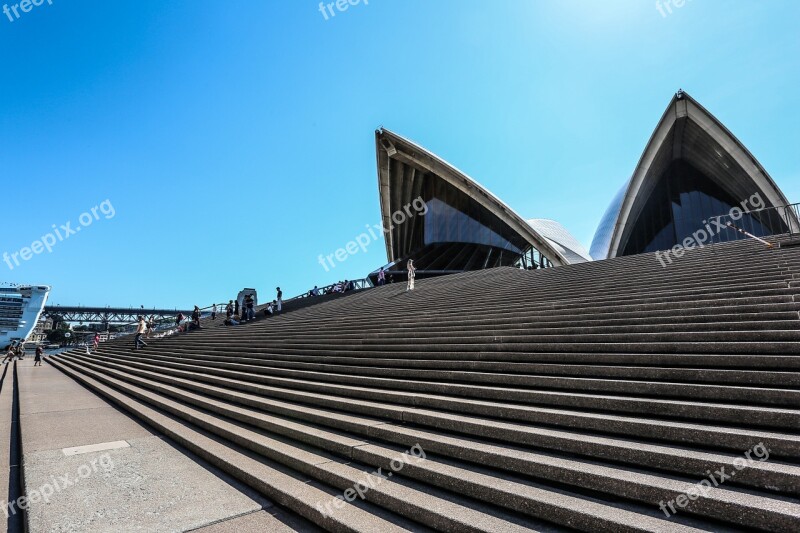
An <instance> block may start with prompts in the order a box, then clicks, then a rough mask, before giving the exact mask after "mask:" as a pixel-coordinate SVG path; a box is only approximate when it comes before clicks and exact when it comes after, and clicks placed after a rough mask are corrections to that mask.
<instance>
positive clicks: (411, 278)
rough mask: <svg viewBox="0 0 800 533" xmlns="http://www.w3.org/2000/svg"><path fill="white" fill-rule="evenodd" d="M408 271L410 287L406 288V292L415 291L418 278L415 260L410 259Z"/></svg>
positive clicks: (407, 266)
mask: <svg viewBox="0 0 800 533" xmlns="http://www.w3.org/2000/svg"><path fill="white" fill-rule="evenodd" d="M406 268H407V269H408V286H407V287H406V291H413V290H414V278H415V277H416V276H417V267H415V266H414V260H413V259H409V260H408V264H407V265H406Z"/></svg>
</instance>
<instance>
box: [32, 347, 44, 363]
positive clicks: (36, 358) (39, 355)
mask: <svg viewBox="0 0 800 533" xmlns="http://www.w3.org/2000/svg"><path fill="white" fill-rule="evenodd" d="M42 354H44V348H42V345H41V344H38V345H37V346H36V355H34V356H33V366H42Z"/></svg>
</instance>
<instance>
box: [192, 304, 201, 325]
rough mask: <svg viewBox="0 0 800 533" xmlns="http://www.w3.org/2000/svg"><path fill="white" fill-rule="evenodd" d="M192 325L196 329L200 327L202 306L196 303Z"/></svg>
mask: <svg viewBox="0 0 800 533" xmlns="http://www.w3.org/2000/svg"><path fill="white" fill-rule="evenodd" d="M192 325H193V326H194V329H200V308H199V307H197V306H196V305H195V306H194V311H192Z"/></svg>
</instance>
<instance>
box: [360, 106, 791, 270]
mask: <svg viewBox="0 0 800 533" xmlns="http://www.w3.org/2000/svg"><path fill="white" fill-rule="evenodd" d="M375 141H376V152H377V153H376V159H377V165H378V186H379V192H380V205H381V216H382V218H383V224H384V228H390V227H391V226H392V222H391V215H392V213H395V212H396V211H398V210H400V209H401V208H402V206H404V205H408V204H409V203H411V202H412V201H413V200H414V199H416V198H420V197H421V198H422V199H423V200H424V201H425V202H426V204H427V206H428V211H427V213H426V214H425V216H419V217H413V218H411V219H410V220H408V221H407V222H406V223H404V224H400V225H397V226H395V227H392V229H391V231H389V232H388V233H387V234H386V255H387V259H388V261H389V264H388V265H387V266H386V267H385V268H386V270H387V271H388V272H396V273H403V272H404V270H405V264H406V261H407V260H408V259H413V260H414V263H415V265H416V266H417V269H418V276H420V275H421V276H423V277H424V276H434V275H441V274H448V273H455V272H462V271H465V270H477V269H483V268H490V267H497V266H518V267H521V268H546V267H551V266H559V265H565V264H571V263H578V262H583V261H591V260H592V259H606V258H610V257H617V256H623V255H633V254H639V253H643V252H654V251H658V250H666V249H670V248H672V247H674V246H676V245H680V244H681V243H683V242H684V240H685V239H686V238H687V237H690V236H691V235H692V234H693V233H694V232H696V231H697V230H698V229H699V228H703V227H704V226H706V225H707V223H708V220H709V219H710V218H712V217H716V216H719V215H723V214H726V213H728V212H730V210H731V209H732V208H733V207H736V206H740V205H741V204H742V203H743V202H746V201H747V200H749V199H753V198H757V199H758V205H753V206H752V208H753V209H750V212H749V213H746V214H744V215H743V218H742V220H741V221H740V225H741V226H742V227H744V228H746V229H747V231H748V232H750V233H752V234H754V235H757V236H763V235H771V234H776V233H783V232H784V228H785V225H786V224H787V222H790V221H788V220H785V215H784V218H782V217H781V216H777V215H776V211H775V210H770V209H768V208H770V207H778V206H787V205H788V204H789V202H788V201H787V199H786V198H785V197H784V195H783V193H782V192H781V191H780V189H778V187H777V185H776V184H775V182H774V181H773V180H772V178H771V177H770V176H769V174H768V173H767V171H766V170H765V169H764V168H763V167H762V166H761V164H760V163H759V162H758V161H757V160H756V159H755V157H753V155H752V154H751V153H750V152H749V151H748V150H747V148H745V147H744V145H742V143H741V142H739V140H738V139H736V137H734V136H733V134H732V133H731V132H730V131H728V129H727V128H725V126H724V125H722V123H721V122H720V121H719V120H717V119H716V118H715V117H714V116H713V115H711V113H709V112H708V111H707V110H706V109H704V108H703V107H702V106H701V105H700V104H699V103H698V102H697V101H695V100H694V99H693V98H691V97H690V96H689V95H688V94H686V93H685V92H683V91H679V92H678V93H677V94H675V96H674V97H673V98H672V100H671V101H670V103H669V106H668V107H667V109H666V111H665V112H664V114H663V116H662V117H661V120H660V121H659V123H658V125H657V126H656V129H655V131H654V132H653V134H652V136H651V137H650V140H649V142H648V143H647V146H646V147H645V148H644V152H643V154H642V156H641V158H640V159H639V162H638V164H637V165H636V167H635V169H634V170H633V174H632V175H631V177H630V178H629V179H628V180H627V182H626V183H625V184H624V186H623V187H622V188H621V189H620V191H619V192H618V193H617V195H616V196H615V197H614V198H613V200H612V201H611V204H610V206H609V207H608V209H607V210H606V212H605V215H604V216H603V218H602V220H601V221H600V224H599V226H598V229H597V232H596V234H595V236H594V239H593V241H592V244H591V253H589V252H587V251H586V249H585V248H584V247H583V246H582V245H581V244H580V243H579V242H578V241H577V239H575V238H574V237H573V236H572V235H570V233H569V232H568V231H567V230H566V229H565V228H564V227H563V226H562V225H561V224H559V223H558V222H556V221H553V220H545V219H527V220H526V219H525V218H523V217H522V216H521V215H519V214H518V213H517V212H516V211H515V210H514V209H512V208H511V207H510V206H509V205H507V204H506V203H504V202H503V201H502V200H501V199H500V198H498V197H496V196H495V195H493V194H492V193H491V192H489V191H488V190H487V189H486V188H485V187H483V186H482V185H481V184H480V183H478V182H477V181H476V180H475V179H473V178H471V177H470V176H468V175H466V174H465V173H463V172H462V171H460V170H458V169H457V168H456V167H454V166H453V165H451V164H449V163H448V162H446V161H444V160H442V159H441V158H439V157H437V156H436V155H435V154H434V153H432V152H430V151H428V150H426V149H425V148H422V147H421V146H419V145H417V144H415V143H413V142H412V141H410V140H408V139H406V138H403V137H401V136H400V135H397V134H396V133H393V132H391V131H389V130H386V129H379V130H378V131H377V132H376V134H375ZM740 237H741V234H739V233H737V232H735V231H730V232H726V233H725V234H724V235H720V236H719V238H720V239H721V240H732V239H737V238H740ZM374 275H375V273H373V274H372V275H371V277H373V278H374Z"/></svg>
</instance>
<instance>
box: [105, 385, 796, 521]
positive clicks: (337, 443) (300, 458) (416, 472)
mask: <svg viewBox="0 0 800 533" xmlns="http://www.w3.org/2000/svg"><path fill="white" fill-rule="evenodd" d="M95 377H97V378H98V379H100V380H102V381H106V380H107V381H110V382H113V380H112V379H111V378H107V377H99V376H95ZM115 385H116V386H117V387H119V388H124V389H126V390H128V391H136V392H137V396H147V397H148V399H149V401H150V402H153V403H155V404H158V405H159V407H161V408H165V407H168V406H170V405H171V406H172V407H173V408H174V409H175V410H176V411H178V412H175V414H176V415H178V416H181V415H180V413H184V414H185V416H186V418H187V420H192V421H193V422H195V423H196V421H197V420H198V419H199V418H200V417H201V416H202V418H203V426H204V428H205V429H208V430H211V431H214V432H215V433H217V434H218V435H220V436H223V437H225V438H229V439H236V440H237V441H238V442H239V444H242V441H243V440H244V441H246V443H245V444H244V445H245V446H246V447H248V448H250V449H252V450H254V451H257V452H258V453H260V454H263V455H265V456H267V457H270V458H271V459H279V460H281V461H282V462H285V463H286V464H289V463H291V464H292V465H294V467H295V468H302V469H304V470H305V469H309V470H314V471H316V470H322V472H319V473H317V475H318V476H320V478H323V479H326V480H327V479H329V478H330V477H331V476H332V475H333V476H334V479H337V478H338V477H342V476H344V477H345V483H344V485H345V486H348V485H351V484H352V483H353V482H355V480H356V479H355V478H356V476H347V468H346V467H345V466H344V465H343V464H341V463H336V462H335V461H328V462H323V461H322V459H323V458H324V457H319V458H317V456H316V454H315V453H314V452H311V451H309V450H308V449H305V448H304V447H302V446H300V445H298V444H296V443H295V442H296V441H292V440H290V441H286V440H284V439H279V440H278V439H274V438H271V436H270V435H271V434H270V433H268V434H264V433H256V432H254V431H248V430H247V428H246V427H243V426H240V425H235V426H231V425H230V424H229V423H226V422H225V420H224V419H222V418H215V419H213V421H210V420H209V419H211V418H212V417H211V416H209V415H205V416H203V415H202V414H201V412H200V411H196V410H194V409H191V408H188V407H186V406H183V405H181V404H176V403H174V402H171V401H170V400H166V399H164V398H163V397H160V396H156V395H152V394H150V393H148V392H146V391H144V390H143V389H138V391H137V389H136V388H134V387H131V386H130V385H124V384H122V383H121V382H115ZM215 407H216V408H217V409H218V410H221V411H223V412H224V413H225V414H226V415H228V416H231V415H235V410H234V409H231V408H229V407H227V406H226V405H225V404H224V403H221V402H216V404H215ZM179 412H180V413H179ZM247 420H248V422H249V423H259V422H261V424H260V427H262V429H268V430H274V429H275V427H274V425H271V424H270V423H269V422H268V421H273V422H274V421H275V417H271V416H269V415H259V414H257V413H253V412H251V414H250V417H249V418H248V419H247ZM285 428H286V426H284V429H285ZM293 429H294V430H295V431H299V430H298V426H297V425H296V424H295V425H294V426H293ZM294 436H296V435H294ZM314 439H315V441H314V442H315V444H316V446H317V447H320V446H323V442H321V441H323V440H325V443H327V444H328V445H329V446H330V447H331V448H338V449H339V451H338V453H341V454H343V455H345V460H346V459H350V458H352V459H355V460H357V461H359V462H363V463H365V464H368V465H370V466H372V467H382V468H389V467H390V463H391V461H392V460H393V459H394V458H395V457H397V454H398V453H400V452H401V450H402V448H401V447H400V448H387V447H385V446H382V445H378V444H370V443H368V442H364V441H360V440H351V441H342V437H340V436H339V435H337V434H333V433H329V432H324V431H319V430H316V431H314ZM342 447H344V449H342ZM308 454H310V457H308V458H306V457H304V455H308ZM328 459H329V458H328ZM586 466H587V465H584V467H583V468H584V470H585V469H586ZM575 467H576V468H577V467H578V465H575ZM395 473H396V474H397V477H395V478H392V482H397V481H398V477H399V476H402V477H410V478H413V479H415V480H416V481H420V482H425V483H427V484H435V485H436V486H439V487H440V488H443V489H449V490H458V491H459V492H461V493H462V494H464V495H468V496H473V497H480V498H481V499H482V500H484V501H490V502H492V503H495V504H497V505H502V506H507V507H509V508H511V509H516V510H519V511H522V512H523V513H527V514H531V515H532V516H540V515H541V514H544V513H545V512H546V509H543V508H544V507H545V506H546V505H547V504H548V503H549V504H551V505H552V503H555V502H554V501H553V499H554V497H557V498H558V499H559V500H563V494H559V495H557V496H556V495H552V494H547V493H546V491H545V489H544V488H543V487H541V486H536V485H534V484H532V483H525V482H524V481H523V480H521V479H515V478H514V477H513V476H507V477H502V478H498V477H496V476H495V475H493V474H492V473H489V472H488V471H486V470H485V469H480V468H474V467H472V468H470V467H468V466H467V465H465V464H464V463H462V462H460V461H449V460H443V459H440V458H438V457H434V456H430V455H428V456H427V457H426V458H425V460H421V461H410V462H406V464H405V465H404V466H403V468H402V471H399V470H398V471H396V472H395ZM606 473H607V472H606ZM589 475H591V474H589ZM634 478H635V476H634ZM597 479H603V480H604V481H605V482H606V483H608V478H607V477H602V478H601V477H598V478H597ZM639 481H641V482H644V483H646V482H645V481H644V478H642V479H640V480H639ZM663 482H664V480H663V479H659V483H663ZM667 483H669V482H667ZM687 483H688V482H683V483H682V482H675V484H674V490H675V491H677V492H676V493H675V494H674V496H675V497H677V495H678V494H679V493H680V492H682V491H683V490H685V485H686V484H687ZM631 484H635V481H632V480H631V479H629V478H628V479H625V480H624V483H622V482H621V483H620V487H623V486H629V487H630V485H631ZM387 485H388V483H387V482H384V484H382V485H380V486H378V487H377V488H375V489H372V490H370V491H369V492H368V493H367V499H368V500H369V499H370V496H369V495H370V493H373V491H375V492H378V491H381V490H382V489H384V488H386V487H387ZM621 490H622V489H621V488H620V491H621ZM642 490H643V486H640V487H638V491H637V490H635V489H634V488H633V487H630V488H629V489H628V490H627V493H628V495H634V494H639V495H641V494H642V492H641V491H642ZM652 490H656V491H659V489H657V488H656V486H655V485H654V486H653V487H652ZM388 492H389V491H388V490H387V493H388ZM659 494H660V495H663V494H669V492H668V491H667V492H665V491H663V490H661V491H659ZM381 496H383V494H382V495H381ZM657 496H658V495H653V496H652V497H651V499H652V498H653V497H657ZM639 498H640V499H641V496H639ZM752 498H756V499H758V498H759V496H756V495H755V494H749V495H748V496H746V497H745V496H743V495H740V494H739V493H733V492H731V493H730V494H722V493H721V491H717V494H716V495H715V498H713V499H717V500H718V501H719V505H720V506H721V507H724V506H725V505H728V504H730V501H729V500H730V499H733V500H737V501H736V504H737V505H739V504H741V503H745V502H746V501H747V500H748V499H752ZM404 499H405V503H406V505H408V504H409V503H412V502H413V501H414V500H413V495H412V494H406V495H404ZM425 499H426V500H428V501H430V499H431V495H430V494H428V495H427V497H425ZM766 499H769V498H766ZM571 503H572V505H574V506H577V508H578V509H581V510H582V511H583V512H584V513H586V514H588V515H590V516H591V517H592V519H593V520H594V521H596V522H599V523H601V524H603V526H606V527H607V526H608V525H610V524H608V523H604V520H603V519H606V520H607V519H611V518H613V517H614V512H615V511H614V510H613V509H601V508H599V506H597V505H596V504H594V505H591V503H592V502H588V501H586V500H584V501H579V500H578V499H577V498H574V499H573V501H572V502H571ZM648 503H656V502H651V501H648ZM704 503H705V505H704V506H703V507H704V508H711V507H713V504H712V503H708V502H704ZM756 503H757V504H758V505H759V507H758V508H756V509H754V511H755V512H756V513H757V514H759V515H760V516H759V518H760V519H768V520H770V523H777V522H780V521H786V523H787V524H788V523H792V516H791V515H790V514H789V513H786V511H783V512H781V511H777V512H776V513H772V514H770V513H766V512H765V511H764V509H763V507H764V504H765V502H763V501H757V502H756ZM412 504H413V503H412ZM587 507H590V509H587ZM697 507H700V506H697ZM791 510H792V509H791V508H790V509H789V511H790V512H791ZM568 511H572V512H573V513H574V511H575V508H574V507H571V508H570V509H567V508H565V507H564V506H563V503H560V505H558V507H556V508H555V509H553V510H552V513H551V514H550V516H547V518H548V519H550V520H552V521H554V522H556V523H558V522H561V523H562V524H564V525H566V524H569V525H574V520H572V519H570V518H571V517H570V518H568V517H567V516H566V515H567V514H568ZM587 511H589V512H587ZM461 512H463V511H461ZM694 512H695V513H698V510H694ZM616 513H619V514H625V513H623V512H622V510H621V509H617V510H616ZM619 514H618V515H617V516H619ZM698 514H703V512H699V513H698ZM719 514H720V515H722V514H723V513H721V512H720V513H719ZM773 514H774V516H773ZM784 514H785V515H786V516H783V515H784ZM471 515H472V516H463V515H462V516H461V517H460V520H461V523H459V524H458V528H459V529H458V530H460V531H475V530H479V531H484V530H488V531H500V530H501V529H499V528H498V524H488V523H487V524H486V527H487V529H484V528H483V527H477V526H478V525H479V524H481V523H482V522H483V523H485V520H486V519H485V518H483V517H477V518H478V519H479V520H480V519H481V518H483V520H482V521H481V522H475V521H474V519H475V518H476V517H475V516H474V513H471ZM424 518H425V520H424V521H425V523H432V522H434V521H435V520H437V519H440V517H438V516H437V517H432V516H425V517H424ZM469 518H472V519H473V520H469V521H468V519H469ZM712 518H714V517H712ZM748 521H749V520H748V519H745V522H748ZM648 522H656V524H654V526H655V527H657V528H659V529H660V528H663V527H664V526H665V525H666V524H664V523H663V521H661V519H660V518H656V517H655V516H654V517H653V518H652V520H651V521H648V520H646V517H645V516H638V517H637V530H651V528H650V527H646V526H647V523H648ZM659 522H660V523H659ZM614 525H615V526H616V527H621V526H622V524H619V523H617V524H614ZM743 525H747V524H746V523H745V524H743ZM469 526H471V527H469ZM642 526H645V527H642ZM670 526H671V528H673V529H672V530H674V531H681V530H684V528H682V527H680V525H678V524H675V523H672V524H670ZM445 527H448V526H445ZM500 527H503V529H502V530H504V531H505V530H507V529H505V528H507V527H509V526H508V525H506V524H504V525H501V526H500ZM443 529H444V528H443Z"/></svg>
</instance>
